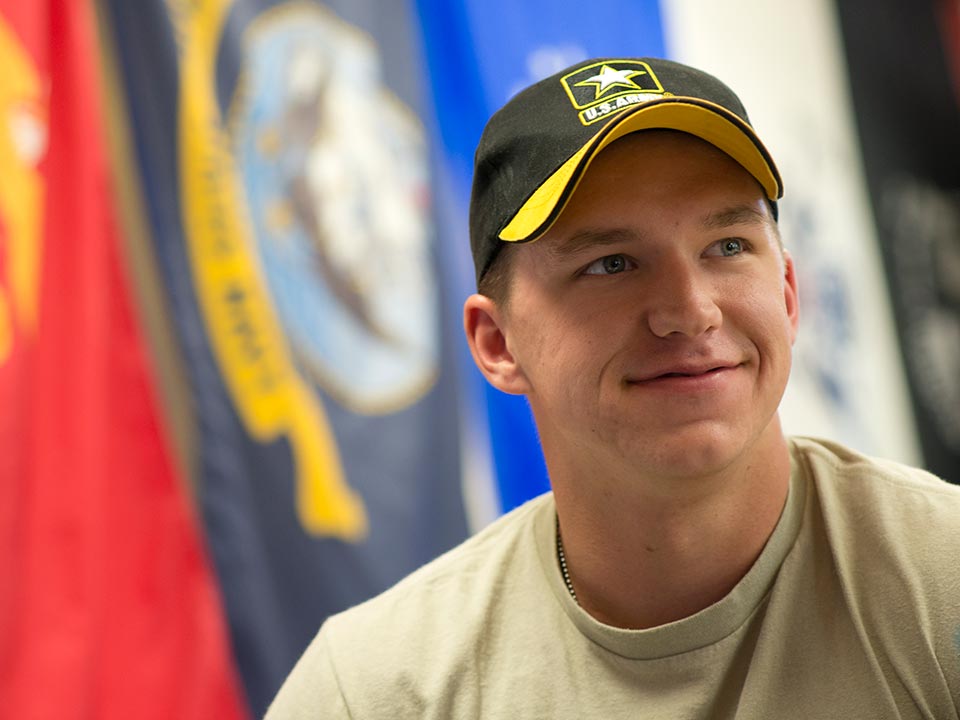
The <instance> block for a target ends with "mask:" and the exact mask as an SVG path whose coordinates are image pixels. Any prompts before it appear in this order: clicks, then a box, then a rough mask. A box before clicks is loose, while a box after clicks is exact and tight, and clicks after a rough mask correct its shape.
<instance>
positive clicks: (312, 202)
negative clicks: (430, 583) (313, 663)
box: [101, 0, 468, 717]
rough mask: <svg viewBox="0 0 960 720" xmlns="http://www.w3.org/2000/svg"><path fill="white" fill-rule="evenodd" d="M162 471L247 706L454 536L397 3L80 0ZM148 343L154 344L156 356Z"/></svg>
mask: <svg viewBox="0 0 960 720" xmlns="http://www.w3.org/2000/svg"><path fill="white" fill-rule="evenodd" d="M101 10H102V15H103V19H104V25H105V27H106V28H107V33H106V42H107V43H108V44H110V45H111V46H112V47H113V52H114V57H115V65H116V68H117V76H118V81H117V87H118V89H119V94H120V97H121V98H122V100H121V105H122V107H123V110H124V114H125V116H126V120H127V123H126V126H127V128H128V129H129V134H130V144H131V147H132V153H131V155H132V157H130V158H129V161H130V162H129V167H130V170H131V172H130V176H129V177H128V178H127V180H128V182H129V183H130V184H131V185H134V186H136V187H137V188H139V190H140V192H139V195H140V197H141V198H142V207H143V217H142V223H141V224H142V226H143V229H144V233H143V234H144V236H145V237H146V239H147V243H146V244H147V245H148V247H147V251H148V254H149V255H150V257H152V258H155V271H156V275H157V278H158V280H159V285H160V286H161V288H162V290H163V293H162V303H161V304H162V305H163V306H164V308H165V309H166V310H167V312H168V314H169V319H170V320H169V335H168V337H167V341H168V343H167V345H168V347H167V351H168V352H169V353H171V354H172V355H174V356H175V359H176V361H177V363H178V365H179V366H180V367H182V368H183V370H184V373H183V374H184V379H185V384H186V388H187V391H186V395H187V397H188V398H189V399H188V402H187V403H186V410H185V411H183V412H182V413H181V415H180V417H178V418H177V422H178V423H179V425H180V427H181V430H182V429H183V428H187V430H186V432H185V434H187V435H189V436H190V437H189V438H188V442H187V443H186V444H187V446H189V447H191V448H193V451H192V453H191V454H190V456H189V457H188V458H187V461H188V463H189V465H190V466H191V469H192V477H193V480H194V483H195V491H196V498H197V502H198V508H199V511H200V512H201V513H202V517H203V521H204V525H205V528H206V533H207V540H208V546H209V549H210V552H211V555H212V558H213V560H214V563H215V566H216V569H217V572H218V575H219V578H220V582H221V587H222V594H223V600H224V605H225V609H226V613H227V616H228V620H229V625H230V628H231V632H232V640H233V645H234V650H235V654H236V658H237V663H238V668H239V670H240V673H241V676H242V679H243V682H244V686H245V688H246V691H247V695H248V699H249V703H250V708H251V712H252V713H253V715H254V716H257V717H259V716H260V715H262V713H263V712H264V710H265V709H266V706H267V704H268V703H269V701H270V700H271V699H272V697H273V695H274V694H275V692H276V690H277V689H278V688H279V686H280V683H281V682H282V680H283V678H284V677H285V676H286V674H287V673H288V672H289V670H290V668H291V667H292V666H293V664H294V662H295V661H296V659H297V658H298V657H299V655H300V653H301V652H302V651H303V649H304V648H305V647H306V645H307V643H308V642H309V640H310V639H311V638H312V636H313V635H314V634H315V632H316V630H317V628H318V627H319V626H320V624H321V623H322V621H323V620H324V618H326V617H327V616H328V615H330V614H331V613H334V612H337V611H339V610H342V609H344V608H346V607H348V606H350V605H353V604H356V603H358V602H360V601H362V600H364V599H366V598H368V597H370V596H371V595H373V594H375V593H377V592H379V591H381V590H383V589H385V588H387V587H388V586H390V585H392V584H393V583H394V582H396V581H397V580H399V579H400V578H402V577H403V576H404V575H406V574H407V573H409V572H410V571H412V570H413V569H415V568H416V567H418V566H419V565H421V564H423V563H424V562H426V561H428V560H430V559H432V558H433V557H435V556H436V555H438V554H440V553H441V552H442V551H444V550H446V549H448V548H449V547H451V546H453V545H454V544H456V543H457V542H459V541H460V540H462V539H463V538H465V537H466V535H467V532H468V525H467V517H466V511H465V508H464V500H463V492H462V488H461V462H460V420H459V414H458V391H457V383H456V375H457V373H456V367H457V363H458V362H459V360H458V359H457V358H456V357H454V354H455V352H456V347H457V343H459V342H461V340H460V338H459V337H456V338H455V339H452V338H451V334H452V333H453V332H454V331H455V330H456V329H457V328H458V326H459V302H460V300H461V299H462V298H458V299H456V300H455V301H452V302H451V301H450V300H449V299H448V288H447V287H446V286H445V283H444V273H443V272H442V271H441V269H440V268H441V267H443V265H444V263H446V262H448V261H447V260H446V259H445V258H444V252H445V250H444V248H443V246H442V245H441V244H440V243H438V241H437V230H436V225H437V223H436V216H437V211H436V206H435V202H434V183H433V178H432V174H431V159H430V152H429V145H430V143H429V139H428V130H427V128H428V126H429V121H425V119H424V118H425V110H424V108H425V107H428V103H426V102H425V99H424V98H425V97H426V95H425V91H424V87H423V83H422V80H421V78H422V75H423V70H422V67H423V63H422V61H421V59H420V52H421V51H420V40H419V34H418V30H417V25H416V23H415V20H416V16H415V15H414V14H412V11H411V9H410V8H409V7H408V6H407V5H406V4H404V3H383V2H372V1H363V0H350V1H349V2H341V3H329V4H325V5H323V4H319V3H313V2H304V1H295V2H266V1H262V2H254V1H252V0H250V1H243V0H238V1H236V2H232V1H230V0H190V1H187V0H168V1H167V2H164V1H163V0H143V1H142V2H138V3H129V2H125V0H105V2H104V3H103V4H102V7H101ZM171 349H172V352H171Z"/></svg>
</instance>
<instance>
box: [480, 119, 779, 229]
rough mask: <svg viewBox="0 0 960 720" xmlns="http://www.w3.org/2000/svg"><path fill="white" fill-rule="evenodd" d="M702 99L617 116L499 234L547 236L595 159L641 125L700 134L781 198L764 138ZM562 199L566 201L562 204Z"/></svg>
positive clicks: (649, 128) (769, 194) (559, 169)
mask: <svg viewBox="0 0 960 720" xmlns="http://www.w3.org/2000/svg"><path fill="white" fill-rule="evenodd" d="M697 103H698V104H693V103H691V102H689V101H687V102H677V101H673V102H670V101H666V102H657V103H655V104H651V105H646V106H644V107H642V108H640V109H638V110H635V111H634V112H632V113H630V114H628V115H627V116H626V117H623V118H621V119H620V120H619V121H614V124H613V125H612V126H608V127H607V128H605V129H604V131H603V132H602V134H601V135H599V136H594V137H593V138H591V139H590V141H589V142H588V143H586V144H585V145H584V146H583V147H581V148H580V149H579V150H577V152H576V153H574V154H573V155H572V156H571V157H570V159H568V160H567V161H566V162H565V163H564V164H563V165H561V166H560V167H559V168H558V169H557V170H556V171H555V172H554V173H553V174H552V175H551V176H550V177H548V178H547V179H546V180H545V181H544V182H543V183H541V184H540V187H538V188H537V189H536V191H535V192H534V193H533V194H532V195H531V196H530V197H529V198H528V199H527V201H526V202H525V203H524V204H523V205H522V206H521V207H520V209H519V210H518V211H517V213H516V215H514V216H513V218H511V220H510V222H509V223H507V226H506V227H505V228H504V229H503V230H502V231H501V232H500V235H499V237H500V239H501V240H503V241H505V242H522V241H531V240H536V239H537V238H538V237H539V236H540V235H543V233H545V232H546V231H547V230H548V229H549V228H550V225H552V224H553V221H554V220H556V218H557V216H558V215H559V214H560V211H561V210H562V209H563V205H566V203H567V201H568V200H569V199H570V197H571V196H572V195H573V192H574V190H575V189H576V186H577V185H578V184H579V182H580V179H581V178H582V177H583V175H584V173H585V171H586V169H587V168H588V167H589V166H590V163H591V162H593V158H595V157H596V156H597V154H598V153H599V152H600V151H601V150H603V149H604V148H605V147H607V146H608V145H609V144H610V143H612V142H613V141H614V140H617V139H618V138H621V137H623V136H624V135H627V134H629V133H632V132H637V131H639V130H653V129H666V130H680V131H682V132H686V133H690V134H691V135H696V136H697V137H699V138H702V139H703V140H706V141H707V142H708V143H710V144H711V145H714V146H716V147H717V148H719V149H720V150H723V152H725V153H726V154H727V155H729V156H730V157H732V158H733V159H734V160H736V161H737V162H738V163H740V165H742V166H743V167H744V169H746V170H747V172H749V173H750V174H751V175H753V177H754V178H756V179H757V182H759V183H760V185H761V186H762V187H763V191H764V192H765V193H766V194H767V197H768V198H769V199H771V200H776V199H777V198H779V197H780V195H781V193H782V191H781V187H780V180H779V178H778V176H777V173H776V171H775V170H774V169H773V168H772V167H771V166H770V163H769V162H767V159H766V158H765V157H764V155H763V153H762V152H761V151H760V150H759V148H758V147H757V144H756V143H757V142H759V140H757V141H756V142H755V141H754V140H752V139H751V138H750V136H749V135H747V133H746V132H745V131H744V130H743V128H741V127H740V126H738V125H737V124H736V123H735V122H734V121H733V120H731V119H728V117H727V115H729V111H728V110H726V109H724V108H723V107H721V106H719V105H714V104H712V103H707V102H705V101H703V100H697ZM571 183H572V187H571ZM568 189H569V192H568ZM561 201H562V203H563V205H561V206H559V207H558V204H559V203H561Z"/></svg>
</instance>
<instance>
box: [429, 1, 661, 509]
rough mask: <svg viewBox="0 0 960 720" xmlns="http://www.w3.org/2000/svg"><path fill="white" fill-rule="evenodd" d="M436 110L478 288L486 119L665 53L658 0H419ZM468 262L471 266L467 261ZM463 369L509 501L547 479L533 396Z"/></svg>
mask: <svg viewBox="0 0 960 720" xmlns="http://www.w3.org/2000/svg"><path fill="white" fill-rule="evenodd" d="M417 8H418V11H419V16H420V22H421V23H422V26H423V38H424V46H425V49H426V60H427V69H428V72H429V76H430V86H431V88H432V90H433V105H434V108H435V112H436V118H437V120H436V123H437V125H436V131H437V133H438V137H437V141H436V144H437V148H438V149H439V151H440V155H441V157H440V158H439V161H438V162H439V163H440V166H441V167H440V169H439V170H438V174H442V175H443V176H444V177H446V178H447V180H448V185H449V187H450V188H451V191H450V192H451V196H452V197H451V198H450V202H451V203H452V207H453V213H452V216H453V218H454V221H455V224H454V226H453V227H451V228H449V229H448V231H447V232H444V233H442V234H441V235H442V237H443V238H444V240H445V241H446V242H449V243H453V245H454V246H455V247H454V248H452V249H451V250H450V253H451V254H454V253H460V257H461V258H462V260H461V262H459V263H457V264H456V265H453V266H451V267H456V268H458V269H461V272H460V273H459V274H458V275H457V280H458V281H459V283H460V286H459V287H458V288H457V289H456V290H455V292H456V293H457V294H459V295H460V296H463V295H466V294H467V293H469V292H472V291H473V290H474V275H473V269H472V266H471V264H470V260H469V257H470V253H469V240H468V235H467V210H466V209H467V206H468V202H469V193H470V180H471V176H472V162H473V153H474V150H475V148H476V146H477V143H478V141H479V140H480V134H481V132H482V131H483V126H484V125H485V124H486V121H487V119H488V118H489V117H490V116H491V115H492V114H493V113H494V112H495V111H496V110H497V109H499V108H500V106H502V105H503V104H504V103H505V102H506V101H507V100H508V99H509V98H510V97H511V96H512V95H514V94H515V93H516V92H517V91H518V90H520V89H522V88H524V87H526V86H527V85H530V84H531V83H533V82H535V81H537V80H540V79H542V78H544V77H547V76H549V75H552V74H553V73H555V72H557V71H559V70H562V69H563V68H565V67H567V66H569V65H572V64H573V63H575V62H577V61H579V60H582V59H584V58H587V57H617V56H622V57H640V56H655V57H662V56H663V55H664V41H663V30H662V27H661V20H660V7H659V4H658V2H657V1H656V0H634V1H633V2H624V0H598V1H597V2H592V3H589V4H581V3H577V4H573V3H571V4H563V3H556V2H547V1H546V0H535V1H531V2H523V3H518V2H510V1H509V0H493V1H490V0H461V1H460V2H448V1H447V0H417ZM464 268H465V269H464ZM465 376H466V377H468V378H469V379H468V380H467V381H466V382H468V383H475V384H476V385H477V386H478V389H477V390H476V391H475V392H476V393H479V394H482V395H483V401H482V402H481V403H479V405H480V407H481V412H482V413H484V415H482V416H481V417H480V418H478V419H476V420H475V422H480V423H487V424H488V427H489V443H490V448H491V450H492V453H493V458H494V468H495V475H496V481H497V486H498V489H499V497H500V500H501V503H502V509H503V510H509V509H511V508H513V507H515V506H517V505H519V504H521V503H522V502H524V501H525V500H528V499H529V498H531V497H534V496H536V495H538V494H540V493H542V492H544V491H545V490H547V489H548V488H549V485H548V481H547V475H546V468H545V466H544V462H543V456H542V453H541V452H540V446H539V442H538V440H537V435H536V430H535V428H534V425H533V420H532V417H531V414H530V410H529V406H528V405H527V401H526V399H525V398H522V397H514V396H509V395H505V394H503V393H501V392H499V391H497V390H495V389H493V388H492V387H490V386H489V385H487V384H486V383H485V382H484V381H483V380H482V379H480V378H479V374H478V373H476V372H475V371H473V370H472V367H471V366H470V365H469V362H468V370H467V372H466V373H465Z"/></svg>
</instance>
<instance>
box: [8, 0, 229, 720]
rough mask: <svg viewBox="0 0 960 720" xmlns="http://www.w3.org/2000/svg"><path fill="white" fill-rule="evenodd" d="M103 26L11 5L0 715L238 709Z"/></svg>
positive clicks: (56, 4)
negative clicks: (130, 269) (126, 242)
mask: <svg viewBox="0 0 960 720" xmlns="http://www.w3.org/2000/svg"><path fill="white" fill-rule="evenodd" d="M95 32H96V26H95V22H94V15H93V9H92V7H91V5H90V4H89V3H88V2H87V1H85V0H84V1H80V0H47V1H46V2H40V1H38V0H33V1H31V2H23V1H22V0H0V717H5V718H6V717H10V718H12V717H17V718H58V719H64V718H65V719H69V718H102V719H105V720H106V719H111V718H124V719H126V718H134V717H135V718H158V719H159V718H163V719H164V720H166V719H169V718H178V719H186V718H198V719H199V718H204V719H206V718H239V717H244V716H245V715H246V710H245V709H244V706H243V701H242V699H241V693H240V690H239V686H238V683H237V680H236V676H235V671H234V668H233V665H232V660H231V654H230V648H229V641H228V637H227V632H226V627H225V622H224V619H223V614H222V610H221V605H220V601H219V596H218V592H217V589H216V585H215V581H214V579H213V575H212V571H211V568H210V565H209V563H208V560H207V558H206V556H205V554H204V548H203V544H202V541H201V538H200V534H199V531H198V523H197V519H196V517H195V515H194V511H193V508H192V506H191V503H190V501H189V497H188V494H187V492H186V489H185V486H184V484H183V483H182V481H181V479H180V478H179V477H178V472H177V468H176V467H175V464H174V462H173V460H172V455H171V452H170V448H169V446H168V442H167V438H166V434H165V431H164V428H163V424H162V420H161V416H160V412H159V406H158V399H157V394H156V390H155V388H154V386H153V376H152V369H151V367H150V359H149V357H148V355H147V353H146V345H145V340H144V336H143V334H142V333H141V331H140V329H139V327H138V324H137V315H136V313H135V311H134V306H133V303H132V300H131V288H130V286H129V282H128V279H127V277H126V274H125V265H124V260H123V255H122V247H121V244H120V241H119V240H120V239H119V234H118V229H117V221H116V213H115V208H114V206H113V198H112V194H111V187H110V185H111V178H110V172H109V168H108V166H107V162H106V148H105V145H104V140H103V136H102V133H103V125H102V114H101V98H100V90H99V84H98V75H97V66H96V59H97V57H98V52H97V46H96V35H95Z"/></svg>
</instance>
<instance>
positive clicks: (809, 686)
mask: <svg viewBox="0 0 960 720" xmlns="http://www.w3.org/2000/svg"><path fill="white" fill-rule="evenodd" d="M791 456H792V462H793V472H792V474H791V480H790V492H789V495H788V498H787V503H786V506H785V508H784V511H783V513H782V516H781V518H780V521H779V523H778V524H777V527H776V529H775V530H774V532H773V535H771V537H770V539H769V541H768V542H767V545H766V547H765V548H764V550H763V552H762V554H761V555H760V557H759V558H758V560H757V562H756V563H755V564H754V566H753V568H752V569H751V570H750V572H749V573H747V575H746V576H745V577H744V578H743V579H742V580H741V581H740V583H739V584H738V585H737V586H736V587H735V588H734V589H733V590H732V591H731V592H730V594H729V595H727V597H725V598H724V599H723V600H721V601H719V602H718V603H716V604H715V605H712V606H710V607H708V608H706V609H705V610H703V611H701V612H699V613H697V614H696V615H693V616H691V617H688V618H686V619H683V620H680V621H677V622H674V623H670V624H668V625H663V626H661V627H657V628H653V629H650V630H622V629H618V628H614V627H610V626H607V625H603V624H601V623H599V622H597V621H596V620H594V619H593V618H592V617H590V616H589V615H588V614H586V613H585V612H584V611H583V610H581V609H580V608H579V607H578V606H577V605H576V603H575V602H573V600H572V598H571V597H570V595H569V593H568V592H567V590H566V588H565V586H564V584H563V580H562V578H561V575H560V571H559V567H558V564H557V558H556V548H555V543H554V533H555V529H556V517H555V509H554V503H553V498H552V496H551V495H550V494H547V495H543V496H541V497H539V498H537V499H535V500H533V501H531V502H529V503H527V504H526V505H524V506H523V507H521V508H518V509H517V510H515V511H514V512H512V513H510V514H509V515H507V516H505V517H503V518H501V519H500V520H498V521H497V522H495V523H494V524H492V525H491V526H490V527H488V528H487V529H485V530H484V531H483V532H481V533H479V534H477V535H476V536H474V537H473V538H471V539H470V540H468V541H467V542H465V543H463V544H462V545H461V546H459V547H458V548H456V549H454V550H452V551H450V552H449V553H447V554H445V555H443V556H442V557H440V558H438V559H437V560H435V561H433V562H431V563H429V564H428V565H426V566H424V567H423V568H421V569H420V570H418V571H417V572H415V573H414V574H412V575H410V576H409V577H408V578H406V579H405V580H403V581H402V582H400V583H399V584H398V585H396V586H395V587H393V588H392V589H391V590H388V591H387V592H385V593H383V594H382V595H380V596H378V597H376V598H374V599H372V600H370V601H368V602H366V603H364V604H362V605H359V606H357V607H355V608H353V609H351V610H348V611H347V612H344V613H341V614H339V615H336V616H334V617H332V618H330V619H329V620H328V621H327V622H326V623H325V624H324V625H323V627H322V628H321V630H320V633H319V634H318V635H317V637H316V638H315V639H314V640H313V642H312V643H311V645H310V646H309V647H308V648H307V650H306V652H305V653H304V655H303V657H302V658H301V659H300V661H299V663H298V664H297V666H296V667H295V668H294V670H293V672H292V673H291V675H290V677H289V678H288V679H287V681H286V683H285V684H284V686H283V688H282V689H281V691H280V693H279V695H278V696H277V698H276V700H275V701H274V703H273V705H272V707H271V708H270V710H269V712H268V713H267V718H268V719H269V720H288V719H289V720H292V719H305V718H354V719H356V720H360V719H364V720H366V719H369V718H390V719H391V720H395V719H397V718H437V719H438V720H439V719H440V718H443V719H444V720H446V719H449V718H508V719H514V718H516V719H519V718H551V719H562V718H603V719H604V720H614V719H616V718H631V719H634V718H669V719H670V720H680V719H683V718H739V719H741V720H745V719H747V718H757V719H760V718H763V719H764V720H769V719H771V718H776V719H777V720H787V719H789V718H798V719H799V718H802V719H803V720H815V719H816V718H831V719H834V718H842V719H843V720H856V719H858V718H863V719H864V720H878V719H879V718H883V719H886V718H931V719H935V720H948V719H951V718H957V717H958V713H957V707H958V705H960V563H958V560H957V550H958V548H960V487H955V486H952V485H950V484H948V483H945V482H943V481H941V480H938V479H937V478H935V477H933V476H931V475H929V474H927V473H924V472H921V471H918V470H914V469H910V468H906V467H903V466H900V465H897V464H894V463H891V462H887V461H880V460H874V459H868V458H865V457H863V456H860V455H857V454H855V453H853V452H851V451H849V450H847V449H845V448H843V447H841V446H838V445H835V444H831V443H827V442H823V441H814V440H809V439H799V438H795V439H792V440H791ZM649 591H650V592H656V588H651V589H650V590H649Z"/></svg>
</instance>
